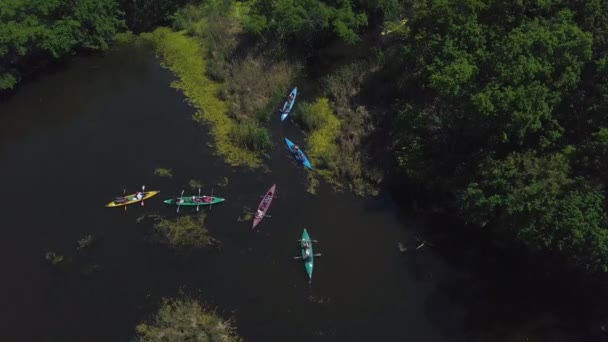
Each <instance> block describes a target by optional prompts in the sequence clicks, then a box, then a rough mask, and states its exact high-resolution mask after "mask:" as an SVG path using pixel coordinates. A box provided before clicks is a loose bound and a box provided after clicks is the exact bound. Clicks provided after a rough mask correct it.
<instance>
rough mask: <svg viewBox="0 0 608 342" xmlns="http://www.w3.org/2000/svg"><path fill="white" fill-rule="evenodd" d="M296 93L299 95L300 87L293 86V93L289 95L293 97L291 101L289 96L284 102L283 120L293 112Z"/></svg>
mask: <svg viewBox="0 0 608 342" xmlns="http://www.w3.org/2000/svg"><path fill="white" fill-rule="evenodd" d="M296 95H298V87H295V88H293V90H292V91H291V93H289V96H290V97H292V98H291V101H289V97H288V98H287V101H285V103H284V104H283V109H282V110H281V122H283V121H285V119H286V118H287V115H289V112H291V109H292V108H293V104H294V103H295V102H296Z"/></svg>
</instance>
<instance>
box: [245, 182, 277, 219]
mask: <svg viewBox="0 0 608 342" xmlns="http://www.w3.org/2000/svg"><path fill="white" fill-rule="evenodd" d="M276 188H277V185H276V184H273V185H272V186H271V187H270V189H268V191H266V194H265V195H264V198H262V201H261V202H260V205H258V210H257V211H256V213H255V215H254V216H253V226H251V228H252V229H253V228H255V226H257V225H258V223H260V222H261V221H262V219H263V218H264V217H265V216H266V212H267V211H268V208H269V207H270V203H272V199H273V198H274V194H275V189H276ZM260 211H261V212H262V214H261V215H259V216H258V214H257V213H258V212H260Z"/></svg>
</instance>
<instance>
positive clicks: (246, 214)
mask: <svg viewBox="0 0 608 342" xmlns="http://www.w3.org/2000/svg"><path fill="white" fill-rule="evenodd" d="M252 219H253V214H252V212H251V208H249V207H243V212H242V213H241V215H239V217H237V218H236V222H245V221H251V220H252Z"/></svg>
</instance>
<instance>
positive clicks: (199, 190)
mask: <svg viewBox="0 0 608 342" xmlns="http://www.w3.org/2000/svg"><path fill="white" fill-rule="evenodd" d="M198 197H199V198H198V202H197V204H196V211H198V206H199V205H201V202H200V201H201V199H200V197H201V187H200V186H199V187H198Z"/></svg>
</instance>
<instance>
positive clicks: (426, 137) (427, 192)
mask: <svg viewBox="0 0 608 342" xmlns="http://www.w3.org/2000/svg"><path fill="white" fill-rule="evenodd" d="M233 7H236V8H237V9H240V10H239V11H236V12H238V13H237V14H235V13H234V12H235V11H233V10H232V9H231V8H233ZM201 9H202V10H201ZM197 11H198V12H197ZM605 13H608V3H607V2H606V1H601V0H586V1H580V0H570V1H566V0H563V1H561V0H545V1H511V0H459V1H456V0H333V1H321V0H298V1H296V0H247V1H235V2H233V1H229V0H215V1H214V0H209V1H185V0H182V1H170V0H147V1H137V2H134V1H126V0H121V1H118V0H45V1H42V0H40V1H37V0H6V1H2V2H1V3H0V90H3V91H5V92H10V91H11V89H13V88H14V87H18V83H19V82H22V81H26V80H27V78H28V77H31V76H32V75H34V74H35V73H37V72H40V69H41V68H43V67H45V66H48V65H50V64H53V63H58V62H60V61H62V60H65V59H66V58H69V57H70V56H72V55H74V54H82V53H91V52H97V51H103V50H104V49H106V48H107V47H108V46H110V45H111V44H112V41H113V39H114V37H115V36H116V35H117V34H118V33H120V32H124V31H126V30H130V31H133V32H137V33H139V32H146V31H152V30H153V29H154V28H156V27H157V26H173V27H174V28H176V29H185V30H189V31H192V32H190V33H191V34H196V30H195V29H193V26H192V25H191V24H192V23H193V22H195V20H193V18H195V17H197V16H199V17H200V16H209V15H210V14H214V15H215V16H216V17H215V18H216V19H217V18H223V17H226V18H228V17H231V18H232V19H233V20H235V21H238V25H240V26H241V27H242V30H243V31H242V32H240V33H242V36H244V38H243V37H241V35H240V36H239V38H238V39H241V40H240V42H242V43H243V44H242V45H243V46H244V47H245V48H249V49H251V50H255V49H257V50H255V51H257V52H259V53H261V52H262V51H263V53H264V54H265V56H266V57H267V58H270V59H274V60H275V62H276V63H279V62H285V63H290V64H298V65H300V69H299V71H297V73H298V75H306V76H307V77H309V78H311V79H312V80H313V81H314V82H316V83H315V84H319V88H320V89H321V90H319V92H320V95H322V96H319V99H318V100H317V101H314V102H312V103H309V104H307V105H305V106H304V107H303V108H302V110H301V112H302V113H304V114H302V116H300V117H298V120H299V121H300V123H301V125H302V126H303V127H304V128H305V129H307V130H309V131H310V132H311V135H313V134H314V132H317V133H318V134H317V136H318V137H319V141H322V143H319V148H318V149H317V150H316V151H317V153H318V159H319V160H322V161H323V163H322V165H323V168H324V169H325V171H326V172H327V174H331V175H332V176H331V177H329V178H328V179H332V180H333V181H334V182H336V183H341V184H347V186H348V187H350V188H351V189H355V190H361V191H358V192H361V193H365V191H364V190H362V189H366V184H376V185H377V184H383V185H385V186H387V187H391V188H393V191H394V192H407V193H409V196H408V197H410V199H415V200H416V201H418V202H419V203H423V205H424V206H427V207H435V208H437V207H438V208H440V210H443V211H446V212H451V213H455V214H457V215H458V216H459V217H460V218H461V219H462V220H463V221H465V222H467V223H468V224H470V225H473V226H475V227H477V229H479V231H480V232H481V231H490V232H491V235H492V236H494V237H495V239H496V240H497V241H501V242H502V243H505V242H506V243H507V244H509V245H511V246H513V248H521V247H523V248H525V249H526V250H527V251H529V252H530V253H532V255H537V254H538V255H549V256H551V257H554V258H556V259H557V260H560V262H562V263H563V265H565V266H567V267H576V268H578V269H581V270H585V271H589V272H606V271H608V230H607V227H608V226H607V223H608V214H607V211H606V190H607V189H606V179H608V178H607V176H608V171H607V169H606V167H607V166H608V120H607V118H608V116H607V115H606V113H607V109H608V57H607V56H608V17H607V16H606V15H605ZM211 29H212V28H209V30H211ZM213 32H216V33H218V32H222V30H221V28H220V29H219V30H216V31H213ZM218 37H220V38H221V37H224V38H226V36H215V38H218ZM213 38H214V37H207V39H213ZM222 42H223V40H218V41H216V43H218V44H220V43H222ZM218 46H219V47H226V46H225V45H221V44H220V45H215V46H214V47H218ZM218 51H219V50H218ZM328 51H330V52H328ZM238 53H242V51H241V49H239V48H238V46H236V45H235V46H232V47H230V49H228V50H227V53H225V54H224V55H222V56H219V57H218V56H216V58H215V59H213V58H212V59H211V62H213V63H215V64H214V65H215V66H216V69H215V78H216V79H227V78H230V77H231V76H230V75H233V74H234V73H232V72H231V70H232V69H229V68H231V66H229V65H228V64H222V63H220V62H218V61H221V60H223V61H224V62H226V61H227V60H229V59H230V58H231V56H232V54H238ZM218 63H219V64H218ZM226 63H227V62H226ZM227 68H228V69H227ZM218 70H219V71H218ZM281 70H288V69H281ZM212 71H213V70H212ZM210 73H211V72H210ZM284 74H285V75H288V74H289V73H288V72H287V71H285V72H284ZM211 76H213V75H211ZM286 78H287V76H285V79H286ZM281 80H283V78H282V79H281ZM281 82H282V81H281ZM239 89H240V88H238V87H233V89H232V90H233V91H232V92H230V91H228V92H227V95H225V98H228V99H230V98H233V99H234V97H235V96H237V95H235V94H238V90H239ZM229 90H230V89H229ZM231 96H232V97H231ZM272 96H273V95H272V91H269V93H268V95H267V96H266V97H265V100H266V102H268V101H269V100H270V99H271V98H272ZM234 101H235V103H236V102H238V101H237V100H234ZM265 104H266V103H261V104H256V105H255V110H253V109H252V111H256V112H257V111H261V110H264V109H265V108H266V107H265ZM239 108H240V107H239ZM229 110H230V109H229ZM234 111H235V112H236V111H237V110H236V109H234ZM333 118H337V121H336V120H334V119H333ZM238 120H240V121H244V122H247V125H249V126H247V125H245V126H242V127H241V126H239V127H241V128H237V129H236V130H237V131H238V130H239V129H240V130H241V131H242V132H245V133H243V134H249V133H247V132H253V133H251V134H254V135H255V136H260V137H261V138H260V139H262V141H265V140H264V139H266V138H265V137H264V126H265V125H267V119H265V118H263V117H256V118H255V120H257V121H256V122H255V123H254V124H252V121H250V120H249V119H247V120H249V121H247V120H245V119H244V118H238ZM251 120H253V119H251ZM252 125H253V126H252ZM243 127H244V128H243ZM249 128H251V129H249ZM324 128H325V129H324ZM239 134H240V133H234V134H233V136H235V137H238V136H239ZM243 145H244V146H245V147H246V148H249V149H253V150H263V149H266V148H268V146H267V145H268V144H266V143H256V142H255V139H254V141H252V142H247V141H245V142H244V143H243ZM372 165H382V167H381V168H380V169H379V170H378V169H377V168H373V167H372ZM370 170H371V171H370Z"/></svg>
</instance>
